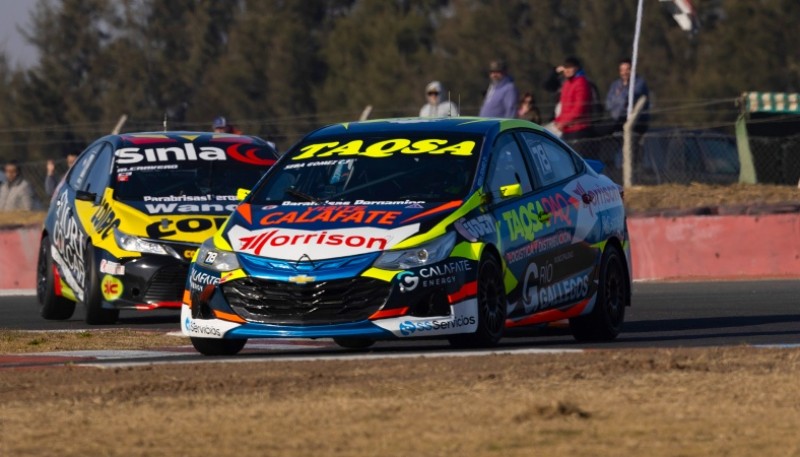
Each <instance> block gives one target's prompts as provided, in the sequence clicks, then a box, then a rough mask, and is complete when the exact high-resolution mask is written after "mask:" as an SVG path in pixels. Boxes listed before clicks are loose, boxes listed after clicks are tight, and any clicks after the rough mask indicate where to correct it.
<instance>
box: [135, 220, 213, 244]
mask: <svg viewBox="0 0 800 457" xmlns="http://www.w3.org/2000/svg"><path fill="white" fill-rule="evenodd" d="M226 219H227V217H189V218H186V219H178V220H175V219H170V218H166V217H165V218H162V219H161V220H159V221H156V222H153V223H151V224H148V225H147V227H146V229H145V230H146V231H147V236H148V237H149V238H153V239H156V240H158V239H161V238H166V237H169V236H173V235H177V234H178V233H199V232H205V231H206V230H211V229H214V230H217V229H219V228H220V227H222V225H223V224H225V220H226Z"/></svg>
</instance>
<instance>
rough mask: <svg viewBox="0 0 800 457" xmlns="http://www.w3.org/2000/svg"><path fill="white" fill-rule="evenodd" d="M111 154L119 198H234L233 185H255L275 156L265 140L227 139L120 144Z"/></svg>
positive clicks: (246, 186) (237, 186) (237, 187)
mask: <svg viewBox="0 0 800 457" xmlns="http://www.w3.org/2000/svg"><path fill="white" fill-rule="evenodd" d="M240 149H241V150H244V151H245V152H241V151H240ZM115 156H116V159H115V162H114V169H113V176H114V189H115V195H116V197H117V198H118V199H120V200H150V199H154V200H155V199H162V198H180V199H182V200H193V199H192V198H191V197H196V198H195V199H196V200H207V199H210V200H214V199H217V200H220V199H221V200H232V199H235V196H236V190H237V189H239V188H245V189H250V188H251V187H252V186H253V185H255V183H256V182H257V181H258V179H259V178H260V177H261V175H263V174H264V172H265V171H266V170H267V169H268V168H269V166H270V165H271V164H272V163H274V161H275V158H276V154H275V152H274V151H273V150H272V149H270V148H269V147H267V146H261V145H255V144H231V143H220V144H215V143H201V144H198V143H184V144H179V145H176V144H175V143H168V144H167V143H165V144H147V145H146V146H144V147H128V148H120V149H118V150H117V151H116V152H115ZM187 197H190V198H187Z"/></svg>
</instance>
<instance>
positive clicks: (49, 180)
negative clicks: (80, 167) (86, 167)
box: [44, 151, 78, 196]
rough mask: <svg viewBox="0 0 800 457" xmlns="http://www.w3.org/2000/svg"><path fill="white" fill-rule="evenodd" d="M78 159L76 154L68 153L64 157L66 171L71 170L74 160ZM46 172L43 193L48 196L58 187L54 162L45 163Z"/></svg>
mask: <svg viewBox="0 0 800 457" xmlns="http://www.w3.org/2000/svg"><path fill="white" fill-rule="evenodd" d="M77 158H78V153H77V152H73V151H70V152H68V153H67V155H66V160H67V171H69V169H70V168H72V164H74V163H75V160H76V159H77ZM46 166H47V170H46V174H45V177H44V191H45V192H46V193H47V195H48V196H50V195H53V192H54V191H55V190H56V186H57V185H58V183H59V181H60V180H61V178H56V163H55V161H54V160H52V159H51V160H48V161H47V165H46Z"/></svg>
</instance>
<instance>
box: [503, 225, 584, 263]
mask: <svg viewBox="0 0 800 457" xmlns="http://www.w3.org/2000/svg"><path fill="white" fill-rule="evenodd" d="M570 242H572V235H570V234H569V232H568V231H566V230H559V231H558V233H554V234H552V235H548V236H546V237H543V238H537V239H535V240H533V241H531V242H530V243H528V244H526V245H525V246H523V247H521V248H519V249H515V250H513V251H509V252H507V253H506V255H505V258H506V263H508V264H509V265H510V264H513V263H516V262H519V261H520V260H525V259H527V258H529V257H531V256H535V255H537V254H541V253H542V252H545V251H549V250H551V249H555V248H557V247H559V246H563V245H565V244H569V243H570Z"/></svg>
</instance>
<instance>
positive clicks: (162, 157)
mask: <svg viewBox="0 0 800 457" xmlns="http://www.w3.org/2000/svg"><path fill="white" fill-rule="evenodd" d="M114 155H115V156H117V160H116V162H117V165H133V164H137V163H140V162H176V161H177V162H185V161H195V160H209V161H211V160H227V155H226V154H225V151H224V150H222V149H221V148H218V147H214V146H200V147H199V148H196V147H195V145H194V144H193V143H183V144H181V145H176V146H169V147H160V148H120V149H117V150H116V151H115V152H114Z"/></svg>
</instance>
